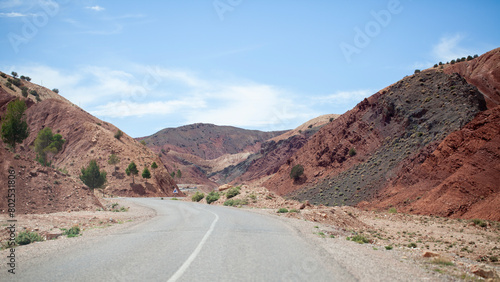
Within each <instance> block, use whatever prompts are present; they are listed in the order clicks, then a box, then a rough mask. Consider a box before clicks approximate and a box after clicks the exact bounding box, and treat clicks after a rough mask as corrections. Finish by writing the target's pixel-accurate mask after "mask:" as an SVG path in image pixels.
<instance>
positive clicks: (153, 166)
mask: <svg viewBox="0 0 500 282" xmlns="http://www.w3.org/2000/svg"><path fill="white" fill-rule="evenodd" d="M157 168H158V165H157V164H156V162H153V163H152V164H151V169H152V170H153V173H154V171H155V170H156V169H157Z"/></svg>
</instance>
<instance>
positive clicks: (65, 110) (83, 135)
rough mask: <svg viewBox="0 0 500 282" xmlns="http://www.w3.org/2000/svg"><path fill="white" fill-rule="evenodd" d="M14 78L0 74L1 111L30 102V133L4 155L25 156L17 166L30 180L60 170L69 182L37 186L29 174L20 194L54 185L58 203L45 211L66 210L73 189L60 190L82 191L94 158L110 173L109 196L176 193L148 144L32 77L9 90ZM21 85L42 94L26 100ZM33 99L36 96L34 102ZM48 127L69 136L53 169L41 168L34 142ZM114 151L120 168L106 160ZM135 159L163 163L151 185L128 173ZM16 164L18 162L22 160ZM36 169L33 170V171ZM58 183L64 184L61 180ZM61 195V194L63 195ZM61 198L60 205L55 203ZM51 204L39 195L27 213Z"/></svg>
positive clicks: (142, 162)
mask: <svg viewBox="0 0 500 282" xmlns="http://www.w3.org/2000/svg"><path fill="white" fill-rule="evenodd" d="M3 76H5V77H3ZM9 79H11V80H12V79H13V78H12V77H10V76H8V75H5V74H3V75H2V77H0V82H1V85H2V87H1V89H0V97H1V99H0V101H1V104H0V109H2V111H1V113H2V114H3V113H4V112H5V109H6V105H7V104H8V103H9V102H10V101H12V100H14V99H23V100H25V101H26V104H27V106H28V109H27V110H26V113H25V114H26V118H27V123H28V126H29V129H30V134H29V137H28V138H27V139H26V140H24V142H23V143H22V144H21V145H20V146H18V150H17V152H16V153H17V155H13V153H11V152H4V153H5V154H7V155H9V154H11V155H13V156H11V157H16V158H19V159H20V160H23V162H21V163H20V164H18V167H16V170H17V171H20V172H22V171H25V170H26V168H27V167H29V168H30V175H29V177H30V178H35V179H38V180H39V181H42V180H43V179H44V178H43V175H45V172H46V173H47V174H51V171H58V172H56V173H57V175H60V176H59V177H61V178H62V179H65V180H64V181H59V180H53V178H51V177H47V178H46V179H47V181H49V182H47V183H45V182H40V183H39V181H38V180H33V181H32V182H33V183H37V184H33V183H32V184H30V183H31V182H30V181H28V180H29V179H28V178H27V179H26V180H27V181H26V182H25V184H22V185H21V186H20V187H19V193H27V192H26V191H27V190H26V189H28V190H29V189H35V190H36V189H41V190H43V189H45V188H47V187H50V188H51V189H52V190H50V189H49V192H47V193H48V194H47V195H50V196H48V197H49V198H51V200H50V201H51V202H50V203H52V206H53V207H52V208H51V209H46V210H44V211H46V212H48V211H51V212H52V211H61V210H66V204H63V203H64V202H65V199H66V198H67V197H68V195H69V194H72V193H69V192H68V193H67V194H66V195H62V194H60V191H61V190H64V189H69V190H68V191H72V189H75V191H80V190H81V189H80V188H81V187H82V186H84V185H83V183H82V182H81V181H80V180H79V178H78V176H79V174H80V169H81V168H82V167H83V166H87V165H88V163H89V162H90V160H92V159H95V160H97V163H98V165H99V166H100V167H101V169H104V170H105V171H106V172H107V176H108V177H107V180H108V182H107V183H106V187H105V189H104V190H103V191H104V193H105V194H107V195H115V196H168V195H173V193H172V191H173V189H175V188H176V184H175V182H174V181H173V180H172V178H171V177H170V175H169V173H168V171H167V169H166V168H165V166H164V165H163V164H162V162H161V160H160V158H159V157H158V156H157V155H156V154H155V153H153V152H152V151H151V150H149V149H148V148H146V147H145V146H144V145H142V144H140V143H139V142H137V141H136V140H134V139H133V138H131V137H129V136H127V135H126V134H124V135H123V136H122V137H121V138H120V139H117V138H115V137H114V135H115V133H116V132H117V131H118V128H116V127H115V126H113V125H111V124H109V123H106V122H103V121H101V120H99V119H97V118H96V117H93V116H92V115H90V114H88V113H87V112H85V111H83V110H82V109H80V108H78V107H77V106H75V105H74V104H71V103H69V102H68V101H67V100H66V99H64V98H62V97H61V96H59V95H58V94H57V93H54V92H52V91H50V90H48V89H46V88H42V87H41V86H36V85H34V84H32V83H29V82H27V81H20V82H21V84H20V85H19V86H15V85H11V88H12V89H10V88H9V89H7V87H6V85H5V84H6V82H7V80H9ZM22 87H27V88H28V90H29V91H30V92H31V90H35V89H36V90H35V91H36V92H37V94H38V95H32V94H29V95H28V97H27V98H24V97H22V90H21V88H22ZM32 98H35V100H33V99H32ZM46 127H49V128H51V129H52V131H53V132H54V133H59V134H61V135H62V136H63V138H64V139H65V140H66V142H65V143H64V145H63V147H62V149H61V151H60V152H58V153H57V154H55V155H53V156H52V157H51V161H52V167H41V166H40V165H39V164H38V163H37V162H36V161H35V158H36V154H35V152H34V149H33V147H34V141H35V139H36V137H37V134H38V132H39V131H40V130H41V129H43V128H46ZM2 150H3V149H2ZM111 154H115V155H117V156H118V157H119V158H120V160H121V161H120V162H119V164H117V167H116V168H115V165H110V164H108V162H107V160H108V158H109V156H110V155H111ZM11 157H6V160H8V159H11ZM131 161H134V162H135V163H136V164H137V166H138V169H139V170H140V171H142V169H143V167H144V166H150V165H151V163H152V162H153V161H154V162H156V163H157V164H158V165H159V167H158V169H156V170H155V171H154V172H153V177H152V179H151V180H150V181H148V183H146V182H145V181H144V180H143V179H142V178H141V177H140V176H139V177H136V179H135V184H134V185H133V184H132V179H131V178H130V177H127V176H125V172H124V171H125V168H126V167H127V166H128V164H129V163H130V162H131ZM11 163H12V162H9V165H10V164H11ZM13 163H14V164H16V163H19V162H13ZM33 169H34V171H31V170H33ZM37 171H42V172H37ZM25 173H27V172H25ZM50 176H52V175H50ZM37 177H40V178H37ZM54 177H55V176H54ZM51 179H52V180H51ZM66 179H67V181H69V182H67V183H72V184H71V187H69V186H68V187H67V186H64V185H66V184H65V183H66ZM56 182H57V183H61V184H56ZM73 184H75V185H73ZM24 185H25V186H24ZM30 185H33V186H30ZM68 185H70V184H68ZM60 186H64V188H62V187H61V188H57V189H55V188H56V187H60ZM44 187H45V188H44ZM4 188H6V187H3V188H2V193H5V190H4ZM77 189H79V190H77ZM23 191H24V192H23ZM37 191H38V190H37ZM80 194H81V193H80ZM60 197H62V199H61V198H60ZM28 198H29V197H28ZM28 198H26V201H28V202H29V199H28ZM31 200H34V199H31ZM81 200H82V201H83V202H85V203H88V201H87V200H85V199H84V197H82V198H81ZM28 202H19V203H18V205H19V206H23V205H29V204H28ZM58 202H60V203H61V204H55V203H58ZM46 204H47V202H46V199H45V198H43V199H42V198H36V204H33V208H32V209H28V210H27V212H35V211H37V207H38V206H44V205H46ZM74 206H76V207H78V206H79V205H78V204H75V205H74Z"/></svg>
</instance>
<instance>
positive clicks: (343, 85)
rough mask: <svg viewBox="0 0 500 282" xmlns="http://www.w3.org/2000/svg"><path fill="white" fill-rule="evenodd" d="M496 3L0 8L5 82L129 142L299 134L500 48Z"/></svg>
mask: <svg viewBox="0 0 500 282" xmlns="http://www.w3.org/2000/svg"><path fill="white" fill-rule="evenodd" d="M499 14H500V1H445V0H444V1H415V0H414V1H411V0H400V1H397V0H389V1H386V0H384V1H326V0H325V1H306V0H296V1H289V0H288V1H285V0H281V1H280V0H276V1H269V0H267V1H264V0H253V1H249V0H215V1H214V0H203V1H93V0H80V1H69V0H44V1H36V0H7V1H0V46H1V49H0V50H1V52H0V70H2V71H3V72H7V73H10V72H11V71H13V70H14V71H17V72H18V73H19V74H20V75H21V74H22V75H27V76H30V77H31V78H32V82H35V83H38V84H42V85H43V86H46V87H48V88H51V89H52V88H58V89H59V90H60V94H61V95H63V96H64V97H66V98H67V99H69V100H70V101H72V102H73V103H75V104H77V105H79V106H80V107H82V108H83V109H85V110H86V111H88V112H90V113H92V114H94V115H96V116H97V117H99V118H101V119H103V120H105V121H107V122H111V123H113V124H115V125H116V126H118V127H119V128H121V129H122V130H124V131H125V132H126V133H128V134H129V135H131V136H133V137H140V136H145V135H150V134H153V133H155V132H156V131H158V130H160V129H162V128H165V127H177V126H181V125H185V124H190V123H195V122H206V123H214V124H218V125H233V126H238V127H243V128H248V129H259V130H266V131H267V130H281V129H291V128H294V127H296V126H298V125H300V124H301V123H303V122H305V121H307V120H309V119H311V118H314V117H316V116H319V115H322V114H330V113H337V114H341V113H344V112H345V111H347V110H349V109H351V108H352V107H353V106H355V105H356V104H357V103H358V102H359V101H361V100H362V99H363V98H364V97H368V96H370V95H371V94H373V93H375V92H376V91H378V90H380V89H382V88H384V87H386V86H388V85H390V84H392V83H394V82H396V81H398V80H399V79H401V78H403V77H404V76H405V75H409V74H412V73H413V71H414V70H415V69H416V68H427V67H431V66H433V65H434V63H437V62H439V61H443V62H446V61H449V60H451V59H455V58H457V57H463V56H467V55H474V54H479V55H481V54H483V53H485V52H487V51H489V50H491V49H494V48H497V47H500V33H499V32H498V27H499V26H500V17H499V16H498V15H499Z"/></svg>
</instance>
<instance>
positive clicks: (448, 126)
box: [264, 70, 486, 205]
mask: <svg viewBox="0 0 500 282" xmlns="http://www.w3.org/2000/svg"><path fill="white" fill-rule="evenodd" d="M485 108H486V106H485V101H484V98H483V96H482V95H481V94H480V93H479V92H478V91H477V89H476V88H475V87H474V86H472V85H470V84H468V83H467V82H466V81H465V80H464V79H463V78H461V77H460V76H459V75H457V74H453V75H447V74H445V73H443V72H441V71H438V70H428V71H425V72H422V73H418V74H415V75H412V76H410V77H406V78H404V79H403V80H401V81H399V82H398V83H396V84H394V85H392V86H390V87H389V88H387V89H386V90H384V91H381V92H379V93H376V94H374V95H373V96H371V97H369V98H368V99H365V100H364V101H362V102H361V103H359V104H358V105H357V106H356V107H355V108H354V109H353V110H351V111H349V112H347V113H346V114H344V115H342V116H341V117H339V118H338V119H336V120H334V121H333V122H332V123H330V124H328V125H326V126H325V127H323V128H322V129H321V130H320V131H319V132H318V133H317V134H315V135H314V136H313V137H312V138H311V140H310V141H309V142H307V143H306V144H305V146H304V147H303V148H301V149H300V150H299V151H298V152H297V153H296V154H295V155H294V156H293V157H291V158H290V159H288V160H287V163H286V164H285V165H283V166H282V167H281V168H280V169H279V171H278V172H277V173H276V175H275V176H274V177H272V178H271V179H270V180H268V181H267V182H265V183H264V186H266V187H267V188H269V189H270V190H274V191H277V192H278V193H279V194H280V195H289V196H291V197H293V198H296V199H299V200H304V199H309V200H311V201H312V202H313V203H316V204H319V203H323V204H328V205H344V204H346V205H354V204H357V203H359V202H360V201H362V200H368V199H371V198H372V197H373V196H375V195H377V193H378V192H379V191H380V190H381V189H382V188H383V187H384V186H385V185H386V183H387V180H388V179H390V178H391V177H394V176H395V175H396V174H397V172H398V171H399V170H401V168H402V165H403V163H404V162H405V160H407V159H410V158H414V157H415V156H417V155H419V154H420V152H422V151H425V150H429V148H430V147H436V146H437V144H439V142H441V141H442V140H443V139H444V138H445V137H446V136H447V135H448V134H450V133H451V132H453V131H456V130H459V129H460V128H461V127H463V126H464V125H466V124H467V123H468V122H469V121H471V120H472V119H473V117H474V116H475V115H476V114H477V113H479V112H481V111H483V110H485ZM431 151H432V150H431ZM297 164H301V165H302V166H303V167H304V175H303V176H302V177H301V178H300V179H297V180H292V179H291V178H290V176H289V174H290V171H291V168H292V167H293V166H295V165H297Z"/></svg>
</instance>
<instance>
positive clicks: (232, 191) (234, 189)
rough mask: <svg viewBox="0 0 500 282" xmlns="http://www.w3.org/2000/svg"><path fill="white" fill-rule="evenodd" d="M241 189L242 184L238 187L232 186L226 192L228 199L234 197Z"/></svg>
mask: <svg viewBox="0 0 500 282" xmlns="http://www.w3.org/2000/svg"><path fill="white" fill-rule="evenodd" d="M240 189H241V186H236V187H232V188H230V189H228V190H227V192H226V197H227V198H228V199H231V198H232V197H234V196H236V195H239V194H240Z"/></svg>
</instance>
